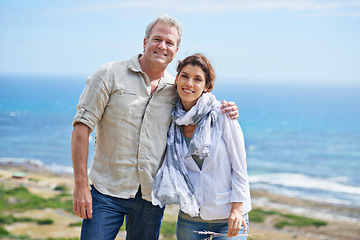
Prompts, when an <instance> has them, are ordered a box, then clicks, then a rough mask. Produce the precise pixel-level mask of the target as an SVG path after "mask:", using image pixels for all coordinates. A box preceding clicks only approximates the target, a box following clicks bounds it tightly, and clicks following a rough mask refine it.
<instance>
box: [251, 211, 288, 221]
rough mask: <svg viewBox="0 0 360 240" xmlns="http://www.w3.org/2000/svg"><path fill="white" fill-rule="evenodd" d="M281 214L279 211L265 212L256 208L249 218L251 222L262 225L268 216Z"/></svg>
mask: <svg viewBox="0 0 360 240" xmlns="http://www.w3.org/2000/svg"><path fill="white" fill-rule="evenodd" d="M280 214H281V213H280V212H278V211H265V210H262V209H260V208H255V209H253V210H251V212H250V213H249V218H250V221H251V222H257V223H262V222H264V221H265V218H266V216H269V215H280Z"/></svg>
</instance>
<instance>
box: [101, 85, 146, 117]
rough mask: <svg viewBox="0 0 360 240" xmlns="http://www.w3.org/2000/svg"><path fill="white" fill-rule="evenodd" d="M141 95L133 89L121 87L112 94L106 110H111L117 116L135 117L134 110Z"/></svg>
mask: <svg viewBox="0 0 360 240" xmlns="http://www.w3.org/2000/svg"><path fill="white" fill-rule="evenodd" d="M138 99H139V96H138V95H137V94H136V93H135V92H132V91H129V90H124V89H119V90H118V91H116V92H114V93H112V94H111V96H110V99H109V102H108V104H107V108H108V109H106V110H111V111H110V112H111V114H112V115H113V116H115V117H120V118H121V116H122V115H125V116H129V117H130V118H131V117H134V116H133V115H131V114H134V112H133V110H134V109H135V107H136V103H138Z"/></svg>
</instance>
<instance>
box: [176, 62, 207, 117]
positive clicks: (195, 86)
mask: <svg viewBox="0 0 360 240" xmlns="http://www.w3.org/2000/svg"><path fill="white" fill-rule="evenodd" d="M205 83H206V78H205V73H204V71H203V70H202V69H201V67H199V66H197V65H195V66H194V65H191V64H188V65H186V66H185V67H183V69H182V70H181V72H180V73H179V74H178V75H177V77H176V80H175V84H176V85H177V92H178V94H179V96H180V98H181V103H182V105H183V107H184V109H185V110H186V111H189V110H190V109H191V108H192V107H193V106H194V105H195V104H196V102H197V100H198V99H199V97H200V96H201V94H202V93H203V92H206V91H207V90H208V88H207V86H206V84H205Z"/></svg>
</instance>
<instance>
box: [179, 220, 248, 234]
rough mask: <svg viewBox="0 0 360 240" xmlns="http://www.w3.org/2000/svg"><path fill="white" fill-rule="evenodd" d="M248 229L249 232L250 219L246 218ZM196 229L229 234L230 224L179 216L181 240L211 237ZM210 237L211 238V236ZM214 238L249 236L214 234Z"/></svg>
mask: <svg viewBox="0 0 360 240" xmlns="http://www.w3.org/2000/svg"><path fill="white" fill-rule="evenodd" d="M246 225H247V231H246V233H245V234H248V232H249V220H246ZM195 231H211V232H215V233H222V234H227V231H228V224H227V223H205V222H198V221H191V220H188V219H184V218H181V217H178V221H177V227H176V236H177V239H179V240H204V239H207V238H209V237H210V235H203V234H198V233H196V232H195ZM243 231H244V226H241V230H240V232H239V234H243ZM209 239H210V238H209ZM213 239H214V240H224V239H232V240H246V239H247V236H238V237H233V238H228V237H226V236H213Z"/></svg>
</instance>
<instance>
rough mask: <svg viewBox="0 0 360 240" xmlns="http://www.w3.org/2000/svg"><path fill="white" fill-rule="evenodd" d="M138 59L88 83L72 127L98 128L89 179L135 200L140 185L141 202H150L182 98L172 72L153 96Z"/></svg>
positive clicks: (120, 63)
mask: <svg viewBox="0 0 360 240" xmlns="http://www.w3.org/2000/svg"><path fill="white" fill-rule="evenodd" d="M138 58H139V56H138V55H137V56H134V57H133V58H131V59H130V60H127V61H118V62H111V63H108V64H105V65H103V66H101V67H100V68H99V69H98V70H97V71H96V72H95V73H94V74H93V75H92V76H90V77H89V78H88V79H87V81H86V87H85V89H84V91H83V93H82V95H81V96H80V100H79V104H78V106H77V113H76V116H75V118H74V121H73V125H74V124H75V123H76V122H81V123H84V124H86V125H87V126H89V127H90V129H91V131H93V130H94V128H95V127H96V138H97V141H96V149H95V154H94V158H93V160H92V164H91V168H90V172H89V178H90V180H91V181H92V184H94V186H95V187H96V189H97V190H99V191H100V192H101V193H103V194H107V195H111V196H115V197H120V198H133V197H135V194H136V192H137V191H138V188H139V185H141V191H142V195H143V198H144V199H146V200H148V201H151V189H152V185H153V180H154V177H155V174H156V172H157V170H158V168H159V165H160V162H161V161H162V159H163V156H164V152H165V148H166V136H167V132H168V128H169V125H170V122H171V112H172V110H173V108H174V105H175V102H176V101H177V99H178V95H177V92H176V89H175V87H174V85H173V83H174V78H173V77H172V76H171V75H170V74H169V73H168V72H165V73H164V75H163V77H162V78H161V80H160V82H159V85H158V87H157V89H156V90H155V92H154V93H153V94H152V95H151V93H150V92H151V86H150V80H149V78H148V76H147V75H146V74H145V73H144V72H143V71H142V70H141V66H140V63H139V60H138Z"/></svg>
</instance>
